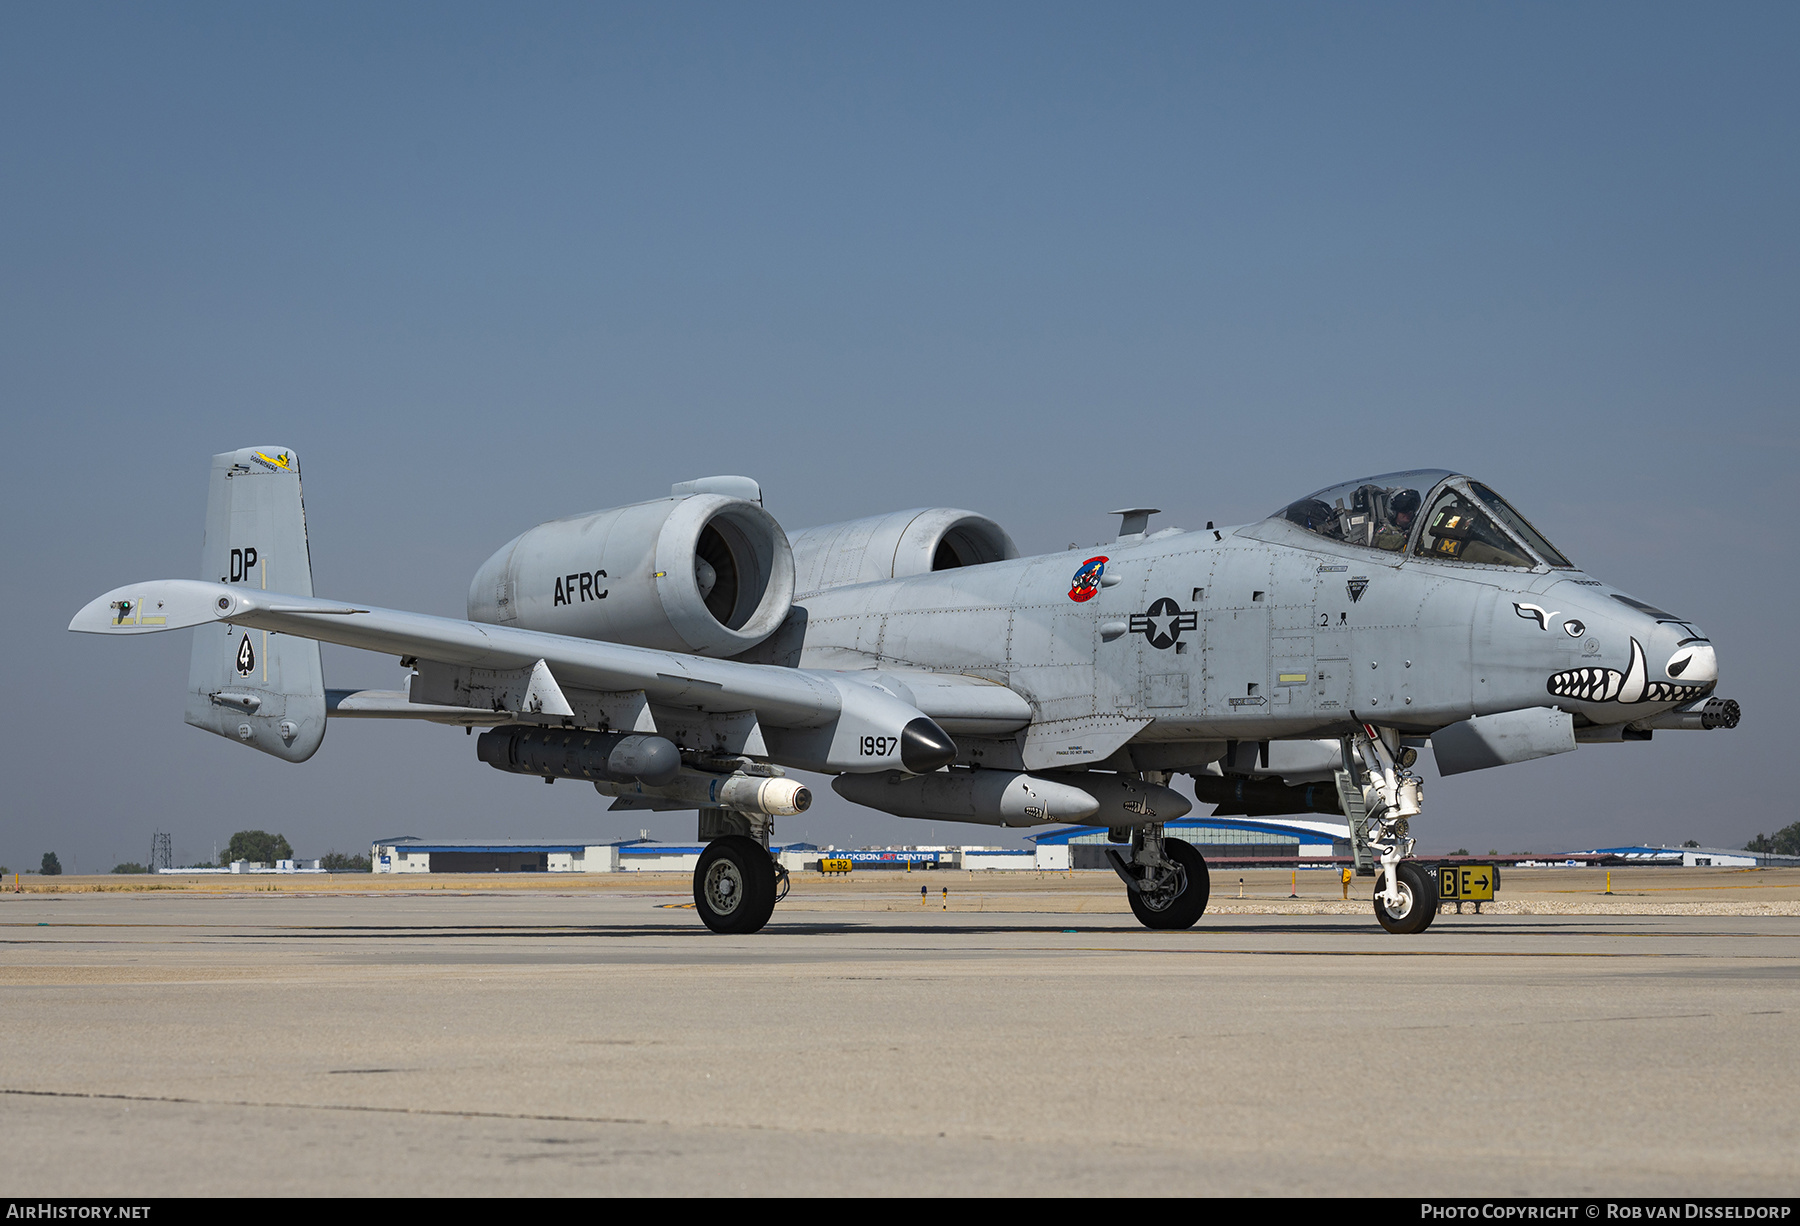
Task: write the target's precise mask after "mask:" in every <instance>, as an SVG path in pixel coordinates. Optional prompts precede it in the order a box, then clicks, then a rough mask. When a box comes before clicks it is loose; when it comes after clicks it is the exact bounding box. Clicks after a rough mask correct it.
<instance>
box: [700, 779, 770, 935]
mask: <svg viewBox="0 0 1800 1226" xmlns="http://www.w3.org/2000/svg"><path fill="white" fill-rule="evenodd" d="M774 825H775V821H774V819H773V818H771V817H767V816H763V815H760V814H750V813H737V812H733V811H732V810H730V809H702V810H700V837H701V838H703V839H707V840H708V842H707V844H706V850H705V851H703V852H701V853H700V863H699V864H698V865H696V866H695V868H694V910H696V911H698V912H699V913H700V919H701V921H702V922H703V923H705V925H706V926H707V927H708V928H711V929H712V930H713V931H714V932H722V933H728V934H743V933H751V932H757V931H760V930H761V928H762V926H763V925H764V924H766V923H768V922H769V917H770V916H771V915H773V914H774V912H775V904H776V903H778V902H780V901H781V900H782V899H784V898H786V897H787V893H788V872H787V869H785V868H783V867H782V866H781V864H780V862H779V861H777V860H776V859H775V857H774V856H772V855H771V854H769V836H770V835H771V834H772V833H773V830H774Z"/></svg>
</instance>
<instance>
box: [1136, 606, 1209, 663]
mask: <svg viewBox="0 0 1800 1226" xmlns="http://www.w3.org/2000/svg"><path fill="white" fill-rule="evenodd" d="M1199 626H1200V614H1199V613H1197V612H1195V611H1194V610H1192V609H1183V608H1182V607H1181V606H1180V605H1178V604H1176V603H1175V599H1174V597H1172V596H1164V597H1163V598H1162V599H1161V600H1158V601H1157V602H1156V603H1155V604H1153V605H1151V606H1150V608H1149V609H1148V610H1147V611H1145V612H1143V613H1133V614H1132V615H1131V632H1132V633H1133V634H1141V635H1143V636H1144V638H1145V639H1146V640H1148V641H1149V643H1150V646H1152V647H1154V648H1156V649H1157V650H1158V651H1163V650H1166V649H1168V648H1170V647H1173V646H1175V642H1176V640H1177V639H1179V638H1180V637H1181V632H1182V631H1183V630H1196V629H1198V628H1199Z"/></svg>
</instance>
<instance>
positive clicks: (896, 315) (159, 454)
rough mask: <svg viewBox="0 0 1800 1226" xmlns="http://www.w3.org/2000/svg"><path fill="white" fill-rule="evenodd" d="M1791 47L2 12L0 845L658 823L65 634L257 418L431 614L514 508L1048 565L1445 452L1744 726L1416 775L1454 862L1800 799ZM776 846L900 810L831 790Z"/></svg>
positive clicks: (1669, 28) (128, 569)
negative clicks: (989, 553)
mask: <svg viewBox="0 0 1800 1226" xmlns="http://www.w3.org/2000/svg"><path fill="white" fill-rule="evenodd" d="M1797 33H1800V15H1797V14H1796V11H1795V10H1794V9H1793V7H1792V6H1782V5H1755V4H1741V5H1734V6H1730V7H1726V8H1719V7H1706V8H1702V7H1700V6H1686V7H1681V6H1670V5H1654V4H1629V5H1627V4H1609V5H1582V4H1556V5H1549V4H1545V5H1510V6H1504V7H1500V6H1494V7H1479V6H1468V5H1458V6H1449V5H1417V6H1411V5H1359V6H1347V5H1237V6H1210V5H1200V4H1180V5H1154V4H1145V5H1136V6H1117V5H1090V6H1077V5H1046V4H1031V5H968V4H958V5H938V6H934V5H925V4H908V5H897V6H878V5H824V4H820V5H782V4H769V5H761V6H747V5H703V4H688V5H681V6H627V5H606V6H601V5H567V6H564V5H515V6H506V7H504V8H502V7H495V6H456V5H445V4H432V5H400V4H391V5H382V6H351V5H342V6H331V5H307V6H273V5H260V6H248V5H213V6H202V5H163V6H154V7H153V6H139V7H121V6H103V5H75V4H69V5H12V6H8V7H6V8H4V9H0V165H3V166H5V167H6V171H5V174H4V176H3V177H0V221H3V223H4V224H3V226H0V422H3V423H4V430H5V439H6V446H5V447H4V448H0V466H3V467H0V509H3V510H4V514H5V524H6V527H5V531H4V534H3V536H0V548H3V549H4V555H3V559H0V560H3V561H4V564H5V566H6V568H7V574H8V575H9V576H10V582H9V588H10V589H11V591H12V593H13V599H12V602H11V609H12V615H11V617H12V633H11V635H9V636H8V637H9V640H10V646H9V647H8V649H7V650H6V652H5V653H4V657H3V663H4V669H5V674H4V675H5V678H6V680H7V682H8V686H7V692H8V695H9V699H10V701H9V702H8V703H7V704H6V706H5V712H4V715H0V719H3V720H4V738H5V744H6V746H7V749H6V762H7V766H8V775H9V783H10V786H9V788H8V789H7V795H6V800H5V806H6V809H5V815H6V816H5V821H4V823H0V862H3V863H7V864H11V865H13V866H14V867H19V866H20V865H35V864H36V863H37V860H38V857H39V856H40V855H41V853H42V852H43V851H45V850H56V851H57V852H58V853H59V855H60V856H61V857H62V860H63V863H64V864H65V866H71V864H72V862H73V864H74V865H78V866H79V867H81V868H83V869H88V870H92V869H103V868H108V867H110V866H111V865H112V864H113V863H114V862H116V861H118V860H124V859H142V858H143V856H144V854H145V853H146V851H147V849H148V846H149V833H150V831H151V830H152V829H168V830H171V831H173V832H174V834H175V843H176V851H177V855H178V857H181V858H183V859H191V858H194V857H197V856H200V855H205V854H209V853H210V849H211V846H212V843H213V842H214V841H215V840H218V841H222V840H223V839H224V838H226V837H228V836H229V834H230V833H231V831H232V830H235V829H239V828H242V827H244V826H246V825H262V826H266V827H268V828H270V829H280V830H282V831H283V832H284V833H286V834H287V835H288V837H289V839H290V840H291V841H292V842H293V844H294V845H295V847H296V849H297V850H299V851H301V852H302V853H303V854H318V853H319V852H322V851H323V850H325V849H326V848H327V847H329V846H335V847H338V848H349V847H355V846H360V845H365V844H366V843H367V842H368V840H369V838H370V837H372V836H375V835H387V834H394V833H418V834H423V835H439V836H443V837H453V836H461V835H474V834H502V833H504V834H517V835H521V836H536V835H540V834H541V835H545V836H550V835H556V836H575V835H583V834H604V835H611V834H616V833H619V832H621V831H624V830H627V829H629V830H630V831H632V832H635V830H636V829H637V828H638V827H639V826H641V825H643V824H644V822H645V821H646V820H649V821H651V823H652V825H653V826H655V828H656V829H655V832H656V833H659V834H664V835H666V836H668V837H686V834H687V833H688V832H687V828H686V822H687V819H685V818H661V819H645V818H641V817H637V816H633V817H632V818H631V819H630V820H629V822H625V821H624V820H623V819H622V818H621V819H614V818H608V817H606V816H605V815H604V811H603V809H601V808H600V806H599V805H597V804H596V801H595V798H594V797H592V796H591V795H588V796H582V795H580V789H575V788H556V789H550V788H543V787H541V786H536V787H528V786H526V784H525V782H524V781H520V780H516V779H511V778H508V777H505V776H502V775H500V774H499V773H498V772H494V771H492V770H489V769H486V768H483V767H481V766H480V764H479V763H477V762H476V761H475V760H474V756H473V751H472V748H471V746H470V743H469V742H467V741H466V740H465V738H463V737H462V736H461V735H460V734H458V733H454V732H450V731H447V730H442V729H432V728H396V727H380V726H373V727H372V726H369V725H366V724H365V725H345V726H338V727H335V728H334V729H333V731H332V733H331V735H330V736H328V738H327V740H326V744H325V747H324V748H323V749H322V750H321V751H320V754H319V756H318V757H317V758H315V759H314V761H313V762H312V763H310V764H308V765H307V766H304V767H300V768H293V767H289V766H286V765H284V764H281V763H278V762H275V761H273V760H269V759H264V758H262V757H261V756H260V755H255V754H251V753H247V752H245V751H243V750H242V749H241V748H239V747H234V746H232V745H230V744H227V743H226V742H224V741H221V740H218V739H216V738H213V737H210V736H207V735H206V734H204V733H201V732H198V731H196V730H193V729H190V728H188V727H186V726H185V725H184V724H183V723H182V722H181V719H180V709H181V702H182V699H181V689H182V683H183V680H184V678H185V670H186V663H185V662H186V657H187V650H188V644H187V641H186V636H185V635H183V634H172V635H169V636H165V637H162V638H159V639H156V640H145V641H139V642H132V643H114V642H100V643H95V642H90V641H87V640H83V639H78V638H76V637H74V636H71V635H68V634H66V633H64V632H63V627H64V626H65V625H66V623H67V620H68V617H69V616H70V614H71V613H72V612H73V610H74V609H75V608H77V607H78V606H79V605H80V604H81V603H83V602H84V601H85V600H87V599H89V598H90V597H92V596H93V595H95V594H98V593H99V592H100V591H103V590H105V589H106V588H108V587H111V586H113V585H115V584H117V583H121V582H127V581H131V580H134V579H139V578H147V577H152V576H162V575H187V574H190V573H193V572H194V569H195V566H196V563H197V560H198V550H199V546H200V536H201V518H202V513H203V509H204V501H205V492H204V490H205V471H206V465H207V459H208V457H209V456H210V455H211V454H212V453H214V452H216V451H221V450H225V449H228V448H234V447H238V446H243V445H248V444H252V443H259V444H260V443H278V444H284V445H288V446H292V447H294V448H296V449H297V450H298V451H299V452H300V453H301V455H302V456H303V458H304V463H305V465H306V473H307V481H306V492H307V500H308V512H309V520H310V528H311V537H312V542H313V554H314V568H315V582H316V585H317V588H318V590H319V591H320V592H321V593H322V594H330V595H338V596H343V597H345V598H356V599H361V600H368V601H373V602H377V603H380V604H384V605H390V606H398V607H407V608H416V609H422V610H426V611H430V612H437V613H445V614H454V615H460V614H461V612H462V608H463V600H464V594H465V591H466V587H467V583H468V579H469V576H470V575H471V574H472V573H473V572H474V570H475V568H476V567H477V566H478V565H479V564H480V562H481V560H482V559H483V558H485V557H486V556H487V555H488V553H490V552H491V551H492V550H493V549H494V548H495V547H497V546H498V545H499V544H501V543H502V542H504V541H505V540H507V539H508V538H510V537H511V536H513V535H514V534H516V533H517V532H518V531H520V530H521V529H523V528H524V527H527V526H529V525H530V524H532V523H535V522H538V521H539V520H542V519H545V518H549V517H552V516H557V515H564V514H569V513H573V512H575V511H579V510H585V509H590V508H593V507H599V506H606V505H614V504H617V503H622V502H628V501H633V500H636V499H638V498H642V497H648V496H654V495H656V494H659V493H661V492H663V491H664V490H666V489H667V487H668V485H669V483H670V482H672V481H676V480H681V479H685V478H688V477H693V476H696V475H702V474H706V473H712V472H721V471H726V472H731V471H736V472H745V473H749V474H750V475H753V476H755V477H756V478H758V479H759V480H760V481H761V482H762V483H763V486H764V489H765V491H766V495H767V499H768V505H769V508H770V509H771V511H773V512H774V514H775V515H776V516H777V517H778V518H779V519H781V520H782V522H783V523H784V524H786V525H788V526H789V527H790V528H799V527H804V526H806V525H809V524H813V523H819V522H825V521H828V520H833V519H841V518H848V517H852V516H857V515H863V514H869V513H873V512H875V511H881V510H889V509H895V508H899V507H905V506H916V505H920V504H948V505H956V506H968V507H973V508H975V509H978V510H981V511H984V512H986V513H988V514H991V515H993V516H994V517H995V518H997V519H999V520H1000V521H1001V522H1002V523H1003V524H1005V525H1006V526H1007V527H1008V528H1009V529H1010V530H1011V531H1012V533H1013V535H1014V536H1015V537H1016V538H1017V539H1018V540H1019V542H1020V544H1021V545H1022V546H1024V547H1025V548H1026V549H1027V550H1038V549H1053V548H1061V547H1062V546H1064V545H1066V544H1067V543H1068V542H1070V541H1081V542H1087V541H1093V540H1099V539H1101V538H1102V537H1103V536H1108V535H1110V532H1111V530H1112V527H1113V525H1112V521H1111V520H1110V519H1109V518H1108V517H1107V516H1106V515H1105V514H1104V511H1105V510H1106V509H1107V508H1110V507H1115V506H1123V505H1131V504H1134V503H1148V504H1151V505H1157V506H1161V507H1163V508H1165V511H1166V512H1167V514H1166V515H1165V516H1164V517H1163V519H1162V520H1161V521H1160V522H1162V523H1177V524H1183V525H1187V526H1197V525H1199V524H1200V523H1203V522H1204V521H1205V520H1208V519H1213V520H1217V521H1219V522H1221V523H1227V522H1242V521H1243V520H1246V519H1249V518H1254V517H1258V516H1261V515H1264V514H1267V513H1269V512H1270V511H1272V510H1273V509H1274V508H1275V507H1277V506H1279V505H1281V504H1283V503H1285V502H1287V501H1290V500H1291V499H1292V498H1294V497H1297V496H1299V495H1300V494H1303V493H1305V492H1307V491H1309V490H1311V489H1314V488H1316V487H1319V486H1323V485H1327V484H1331V483H1333V482H1336V481H1339V480H1343V479H1346V478H1349V477H1353V476H1356V475H1359V474H1362V473H1367V472H1382V471H1390V470H1394V469H1400V468H1408V467H1423V466H1445V467H1452V468H1459V469H1463V470H1466V471H1470V472H1473V473H1475V474H1477V475H1479V476H1480V477H1482V478H1483V479H1484V480H1486V481H1488V482H1490V483H1491V484H1493V485H1494V486H1495V487H1496V488H1498V489H1500V490H1501V491H1502V492H1503V493H1504V494H1506V496H1507V497H1508V498H1510V499H1511V500H1512V501H1513V502H1514V503H1516V504H1517V505H1518V506H1519V507H1521V508H1522V509H1523V510H1524V511H1525V513H1526V514H1527V515H1529V516H1530V517H1531V518H1533V519H1534V520H1535V521H1536V522H1537V523H1538V525H1539V526H1540V527H1541V528H1543V529H1544V531H1545V532H1546V533H1547V534H1548V535H1549V536H1550V537H1551V539H1552V540H1554V541H1555V542H1556V543H1557V544H1558V545H1559V546H1560V547H1561V548H1563V549H1564V550H1565V551H1566V552H1568V553H1569V554H1570V555H1571V556H1572V557H1574V558H1575V559H1576V561H1578V562H1580V563H1582V564H1583V565H1584V566H1586V567H1587V568H1588V569H1590V570H1592V571H1593V572H1594V573H1596V574H1599V575H1601V576H1604V577H1605V578H1607V579H1609V580H1612V581H1614V582H1616V583H1619V584H1620V585H1622V586H1624V587H1625V588H1627V590H1630V591H1632V592H1634V593H1637V594H1638V595H1640V596H1642V597H1643V598H1645V599H1648V600H1651V601H1653V602H1654V603H1657V604H1660V605H1663V606H1665V607H1670V608H1673V609H1675V610H1676V611H1678V612H1680V613H1681V614H1683V615H1684V616H1690V617H1693V618H1695V619H1697V620H1698V621H1699V622H1700V623H1701V624H1702V625H1704V626H1705V627H1706V628H1707V629H1708V631H1709V632H1710V633H1711V634H1712V636H1713V638H1714V639H1715V641H1716V642H1717V643H1718V646H1719V652H1720V659H1721V667H1722V672H1723V681H1722V685H1721V692H1722V693H1726V694H1729V695H1732V696H1734V697H1737V698H1738V699H1739V700H1740V701H1741V702H1743V704H1744V708H1745V723H1744V725H1743V726H1742V727H1741V728H1739V729H1738V730H1737V731H1736V732H1735V733H1717V734H1711V735H1708V734H1696V735H1690V736H1681V735H1673V734H1669V735H1664V736H1660V737H1659V738H1658V739H1657V740H1656V741H1655V742H1654V743H1653V744H1651V745H1648V746H1624V747H1593V748H1586V749H1583V750H1582V751H1580V752H1578V753H1575V754H1570V755H1565V756H1563V757H1560V758H1555V759H1549V760H1546V761H1543V762H1538V763H1529V764H1525V765H1522V766H1518V767H1514V768H1509V769H1506V770H1500V771H1492V772H1484V773H1480V774H1477V775H1470V776H1462V777H1458V778H1456V779H1453V780H1448V781H1444V782H1441V783H1433V784H1432V785H1431V786H1430V788H1429V789H1428V810H1427V812H1428V815H1429V818H1428V822H1427V823H1422V824H1421V832H1422V834H1423V837H1424V845H1425V847H1426V848H1427V849H1428V850H1448V849H1452V848H1454V847H1456V846H1461V845H1467V846H1470V847H1479V848H1480V849H1483V850H1485V849H1486V848H1487V847H1490V846H1493V847H1500V848H1502V849H1510V848H1513V847H1534V848H1552V847H1565V846H1570V847H1572V846H1575V845H1577V844H1583V843H1585V844H1588V845H1592V844H1593V843H1595V842H1602V841H1617V840H1620V839H1625V838H1651V839H1657V840H1661V839H1668V840H1671V841H1678V840H1680V839H1682V838H1687V837H1694V838H1698V839H1700V840H1701V841H1702V842H1708V843H1725V844H1734V843H1735V844H1741V843H1742V842H1743V841H1744V839H1746V838H1748V837H1749V836H1750V835H1751V834H1753V833H1755V832H1757V831H1758V830H1766V829H1772V828H1775V827H1778V826H1782V825H1786V824H1787V823H1789V822H1791V821H1794V820H1795V819H1796V818H1797V817H1800V814H1796V813H1795V811H1794V810H1795V804H1794V802H1793V800H1792V788H1791V787H1789V786H1787V780H1786V778H1785V777H1784V775H1783V770H1784V768H1783V767H1782V765H1781V763H1782V762H1783V761H1784V760H1785V754H1786V752H1787V750H1786V748H1785V747H1786V745H1787V740H1788V738H1787V737H1786V735H1785V730H1784V729H1783V727H1782V726H1781V724H1780V722H1779V720H1780V716H1781V714H1782V712H1783V709H1784V703H1785V702H1786V701H1788V698H1787V694H1786V691H1785V682H1786V681H1787V680H1788V679H1789V678H1790V677H1791V676H1793V674H1794V671H1795V665H1796V658H1795V657H1796V652H1795V649H1794V646H1793V634H1792V630H1791V627H1790V624H1789V623H1790V622H1791V621H1792V618H1793V608H1794V606H1795V603H1796V599H1797V593H1796V588H1795V580H1794V562H1795V560H1796V552H1797V551H1796V549H1795V546H1794V543H1793V539H1794V537H1793V534H1794V527H1793V521H1794V514H1793V510H1792V505H1793V501H1794V495H1793V487H1794V485H1795V478H1796V475H1797V470H1800V455H1797V450H1796V443H1797V440H1800V430H1797V429H1796V425H1795V421H1796V416H1795V409H1796V403H1795V401H1796V390H1795V389H1796V361H1797V359H1796V354H1800V345H1797V344H1796V343H1795V337H1796V335H1797V334H1800V328H1797V327H1796V324H1797V323H1800V309H1797V308H1800V301H1797V300H1800V276H1797V275H1796V274H1797V273H1800V267H1797V264H1800V261H1797V259H1796V255H1797V253H1800V240H1797V239H1796V227H1795V225H1794V218H1795V217H1797V216H1800V199H1797V197H1800V190H1797V188H1800V183H1797V162H1796V158H1795V156H1794V150H1795V149H1796V148H1800V131H1797V130H1796V129H1797V127H1800V124H1797V119H1800V108H1797V105H1796V104H1797V101H1800V99H1797V93H1800V86H1797V85H1796V74H1795V73H1794V72H1793V71H1792V65H1793V63H1794V62H1795V53H1796V50H1797V49H1800V48H1797V46H1796V43H1797V39H1796V34H1797ZM397 672H398V669H397V666H396V665H395V664H394V662H393V661H390V660H384V659H377V658H373V657H367V656H360V655H356V654H354V653H348V652H336V651H331V652H328V654H327V678H328V682H329V683H331V684H378V685H383V686H386V685H391V684H393V682H394V679H395V676H396V675H397ZM797 824H798V826H800V827H801V828H802V829H803V830H804V832H805V833H806V834H808V835H809V836H810V837H811V838H812V839H814V840H815V841H820V842H823V841H828V840H832V839H835V840H837V841H838V842H840V843H841V842H844V841H860V840H863V839H883V840H885V839H889V838H893V839H904V840H909V841H910V840H917V839H923V838H925V837H927V832H926V831H924V830H922V829H921V828H920V827H918V826H917V825H915V824H912V823H907V822H904V821H902V820H900V819H885V818H881V817H870V816H865V815H858V814H855V813H852V812H850V811H848V810H847V808H846V807H844V806H842V805H841V804H839V803H838V802H837V801H836V800H835V798H831V799H829V800H827V801H822V802H821V804H820V806H819V808H818V809H817V810H815V812H814V813H813V814H810V815H808V817H807V818H805V819H801V820H800V822H799V823H797ZM784 833H788V834H796V833H800V831H799V830H795V829H793V828H791V827H790V828H789V829H787V830H784ZM935 834H936V837H937V838H939V839H943V838H947V837H952V836H953V835H955V836H958V837H963V838H967V839H969V840H970V841H974V840H979V839H985V838H987V837H989V836H988V835H987V833H986V832H984V831H983V830H981V829H980V828H974V827H971V828H967V829H966V830H954V831H953V830H951V829H947V828H944V827H939V828H938V829H937V830H936V831H935Z"/></svg>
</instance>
